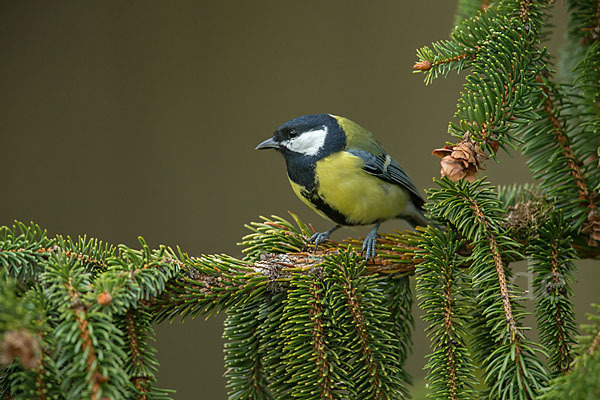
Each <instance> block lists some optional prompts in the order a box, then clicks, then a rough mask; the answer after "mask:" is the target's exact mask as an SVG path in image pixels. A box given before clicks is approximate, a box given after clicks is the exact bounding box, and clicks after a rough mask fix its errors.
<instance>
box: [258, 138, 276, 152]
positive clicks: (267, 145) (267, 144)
mask: <svg viewBox="0 0 600 400" xmlns="http://www.w3.org/2000/svg"><path fill="white" fill-rule="evenodd" d="M278 148H279V143H277V142H276V141H275V140H274V139H273V138H268V139H267V140H265V141H264V142H262V143H261V144H259V145H258V146H256V149H254V150H263V149H278Z"/></svg>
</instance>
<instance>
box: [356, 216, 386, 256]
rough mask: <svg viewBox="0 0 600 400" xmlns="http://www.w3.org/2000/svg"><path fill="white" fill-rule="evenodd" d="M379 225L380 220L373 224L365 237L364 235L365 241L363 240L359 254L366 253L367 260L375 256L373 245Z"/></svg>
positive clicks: (375, 242) (375, 241)
mask: <svg viewBox="0 0 600 400" xmlns="http://www.w3.org/2000/svg"><path fill="white" fill-rule="evenodd" d="M379 225H381V222H378V223H376V224H375V227H374V228H373V229H372V230H371V232H369V234H368V235H367V237H365V241H364V242H363V246H362V251H361V253H360V254H365V253H367V255H366V257H365V259H366V260H367V261H369V260H370V259H372V258H375V245H376V244H377V237H378V236H379V235H377V230H378V229H379Z"/></svg>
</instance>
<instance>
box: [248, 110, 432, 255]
mask: <svg viewBox="0 0 600 400" xmlns="http://www.w3.org/2000/svg"><path fill="white" fill-rule="evenodd" d="M264 149H275V150H276V151H278V152H279V153H280V154H281V155H282V156H283V158H284V160H285V164H286V167H287V174H288V178H289V181H290V184H291V186H292V189H293V191H294V193H295V194H296V195H297V196H298V197H299V198H300V200H302V202H304V203H305V204H306V205H308V206H309V207H310V208H312V209H313V210H314V211H315V212H316V213H317V214H319V215H321V216H322V217H324V218H326V219H329V220H331V221H332V222H333V223H334V224H335V225H334V226H333V227H332V228H331V229H329V230H327V231H324V232H316V233H315V234H314V235H312V237H311V238H310V239H309V241H308V243H313V242H314V244H315V250H316V249H317V248H318V246H319V245H320V244H321V243H323V242H324V241H325V240H327V239H329V237H330V235H331V234H332V233H333V232H334V231H336V230H338V229H339V228H341V227H342V226H357V225H374V227H373V229H372V230H371V231H370V232H369V233H368V234H367V236H366V237H365V239H364V241H363V246H362V254H364V255H365V258H366V260H367V262H368V261H369V260H370V259H372V258H374V256H375V246H376V244H377V237H378V230H379V226H380V225H381V223H382V222H384V221H386V220H390V219H396V218H399V219H404V220H405V221H406V222H408V223H409V224H410V225H411V226H412V227H413V228H414V227H416V226H418V225H420V226H427V224H428V220H427V218H426V217H425V216H424V210H423V205H424V203H425V201H424V200H423V198H422V197H421V195H420V194H419V191H418V190H417V188H416V187H415V184H414V183H413V182H412V180H411V179H410V178H409V177H408V175H407V174H406V172H404V170H403V169H402V167H401V166H400V164H398V162H396V161H395V160H394V159H393V158H392V157H391V156H390V155H389V154H388V153H387V152H386V151H385V149H384V148H383V146H382V145H381V144H380V143H379V141H377V139H376V138H375V137H374V136H373V134H371V132H369V131H368V130H366V129H365V128H363V127H362V126H360V125H358V124H357V123H355V122H353V121H351V120H349V119H347V118H344V117H340V116H336V115H332V114H312V115H304V116H301V117H298V118H295V119H292V120H290V121H288V122H286V123H284V124H283V125H281V126H280V127H279V128H277V130H276V131H275V133H274V134H273V136H272V137H270V138H269V139H267V140H265V141H263V142H261V143H260V144H259V145H258V146H256V150H264Z"/></svg>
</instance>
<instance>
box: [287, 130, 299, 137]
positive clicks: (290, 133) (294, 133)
mask: <svg viewBox="0 0 600 400" xmlns="http://www.w3.org/2000/svg"><path fill="white" fill-rule="evenodd" d="M288 135H289V136H290V138H295V137H296V136H298V131H297V130H295V129H291V130H290V132H289V133H288Z"/></svg>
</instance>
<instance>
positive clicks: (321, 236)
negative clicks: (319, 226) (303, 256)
mask: <svg viewBox="0 0 600 400" xmlns="http://www.w3.org/2000/svg"><path fill="white" fill-rule="evenodd" d="M330 233H331V232H329V231H325V232H316V233H315V234H314V235H312V236H311V237H310V239H308V243H313V242H314V243H315V250H314V251H317V248H318V247H319V245H320V244H321V243H323V242H324V241H326V240H327V239H329V235H330Z"/></svg>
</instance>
